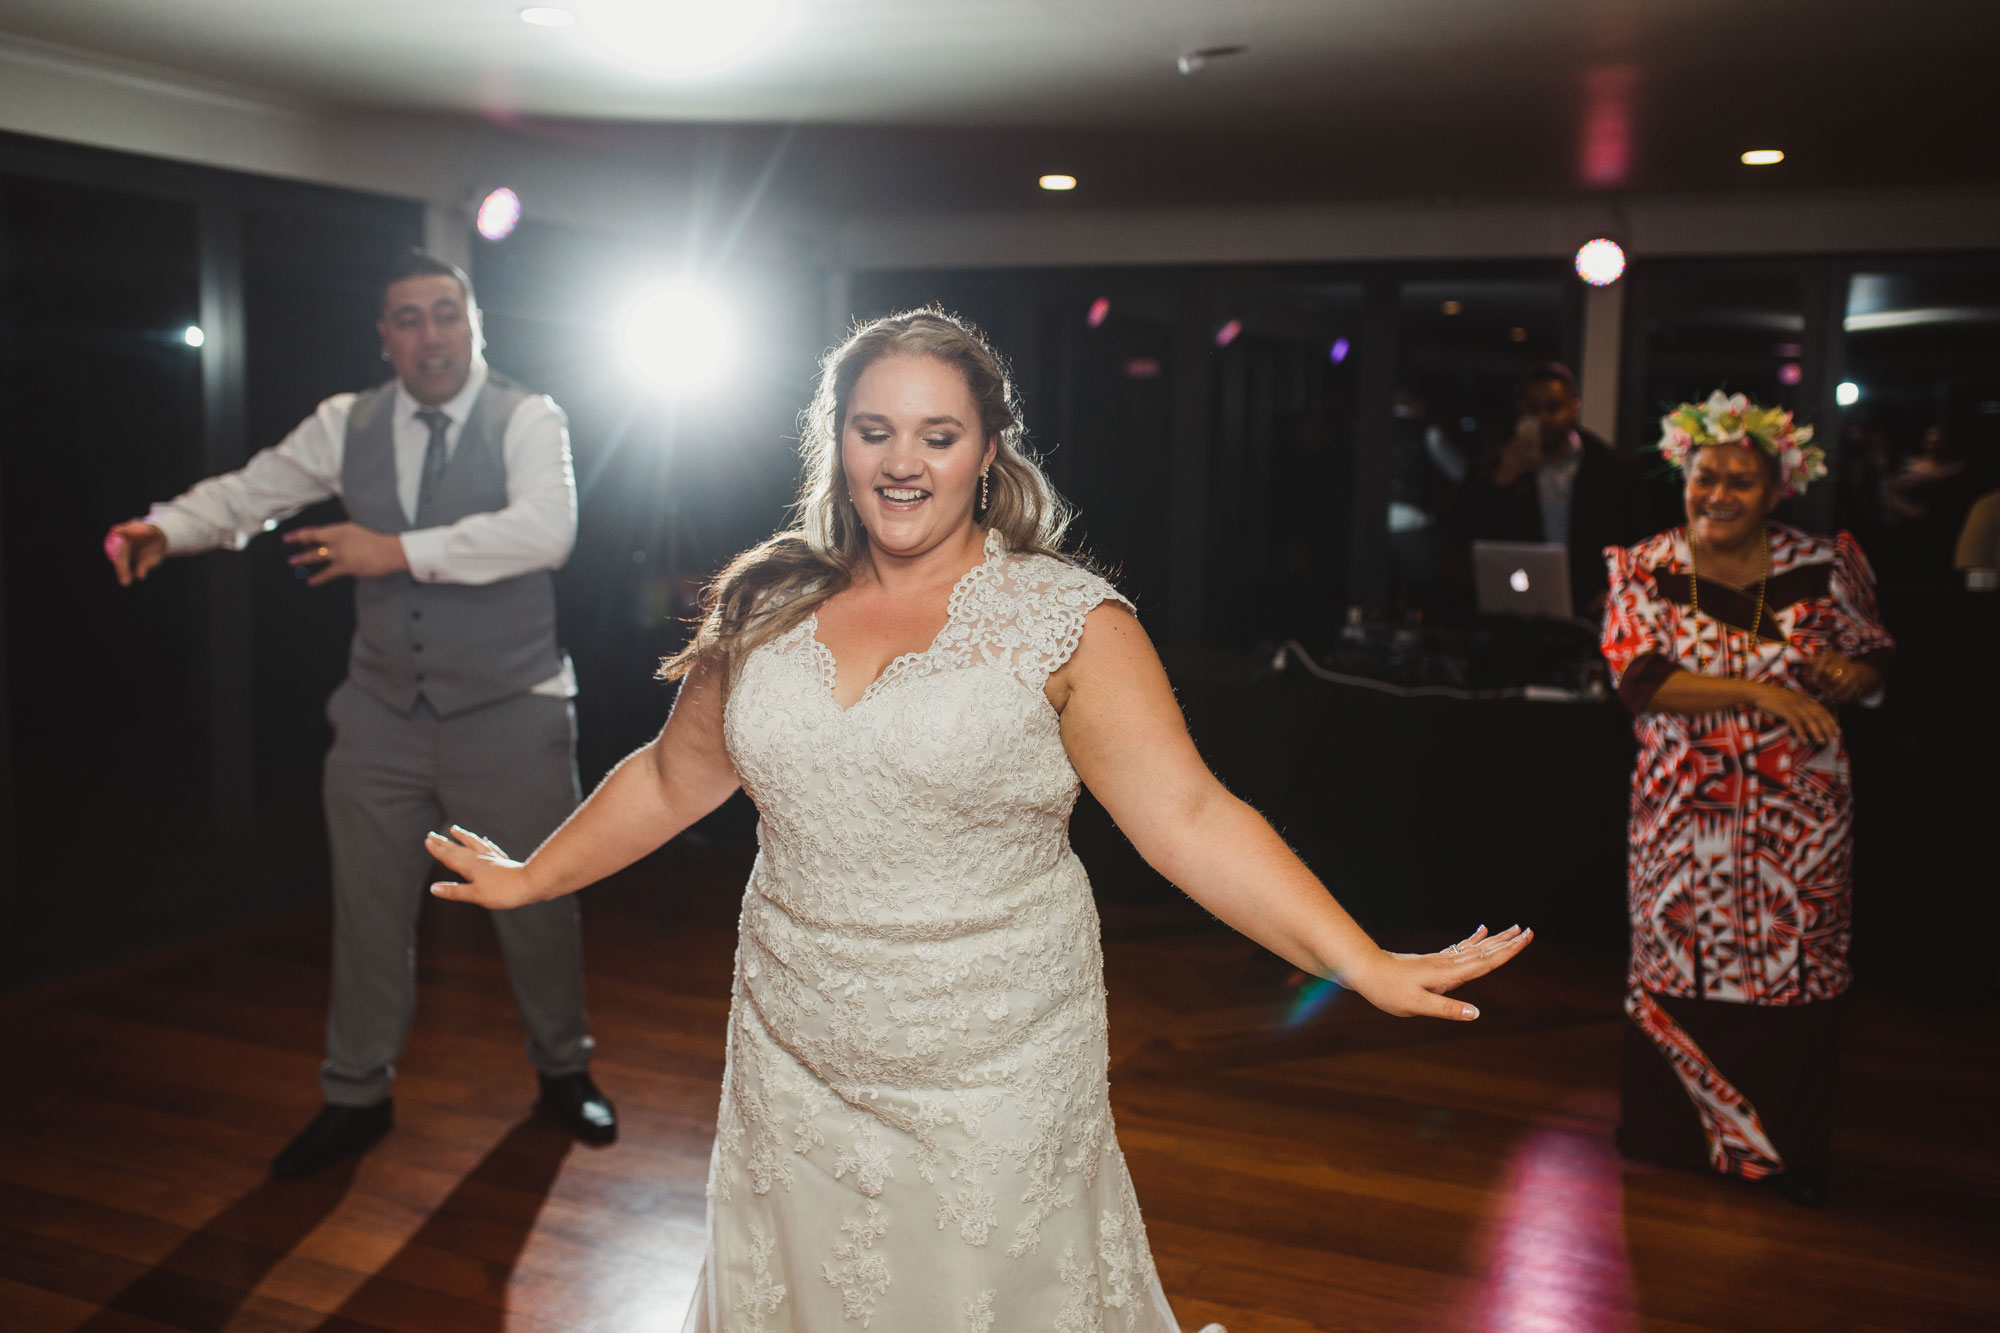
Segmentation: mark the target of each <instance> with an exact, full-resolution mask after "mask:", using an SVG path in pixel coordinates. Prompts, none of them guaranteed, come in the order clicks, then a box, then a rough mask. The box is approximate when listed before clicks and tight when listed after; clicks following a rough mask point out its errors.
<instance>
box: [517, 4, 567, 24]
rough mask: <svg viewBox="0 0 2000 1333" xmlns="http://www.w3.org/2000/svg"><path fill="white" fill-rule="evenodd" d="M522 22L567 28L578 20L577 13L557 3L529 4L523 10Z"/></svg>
mask: <svg viewBox="0 0 2000 1333" xmlns="http://www.w3.org/2000/svg"><path fill="white" fill-rule="evenodd" d="M521 22H523V23H532V24H534V25H535V26H536V27H537V28H567V27H569V26H570V25H571V24H573V23H575V22H576V15H574V14H572V13H570V12H569V11H568V10H567V9H563V8H560V7H559V6H556V5H529V6H528V7H527V8H526V9H524V10H522V11H521Z"/></svg>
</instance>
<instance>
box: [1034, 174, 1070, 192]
mask: <svg viewBox="0 0 2000 1333" xmlns="http://www.w3.org/2000/svg"><path fill="white" fill-rule="evenodd" d="M1042 188H1043V189H1044V190H1074V189H1075V188H1076V177H1074V176H1061V175H1055V176H1044V177H1042Z"/></svg>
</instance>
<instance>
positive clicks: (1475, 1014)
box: [1465, 1004, 1479, 1019]
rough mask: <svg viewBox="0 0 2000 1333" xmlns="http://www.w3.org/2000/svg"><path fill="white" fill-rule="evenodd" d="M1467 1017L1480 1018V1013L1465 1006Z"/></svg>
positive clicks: (1469, 1006)
mask: <svg viewBox="0 0 2000 1333" xmlns="http://www.w3.org/2000/svg"><path fill="white" fill-rule="evenodd" d="M1465 1016H1466V1017H1467V1018H1468V1019H1472V1018H1477V1017H1479V1011H1478V1010H1477V1009H1474V1008H1473V1007H1472V1006H1471V1005H1469V1004H1468V1005H1466V1006H1465Z"/></svg>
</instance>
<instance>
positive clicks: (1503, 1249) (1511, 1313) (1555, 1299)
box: [1463, 1129, 1639, 1333]
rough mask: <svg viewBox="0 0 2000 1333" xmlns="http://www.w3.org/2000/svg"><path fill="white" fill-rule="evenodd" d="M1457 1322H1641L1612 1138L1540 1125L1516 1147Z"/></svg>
mask: <svg viewBox="0 0 2000 1333" xmlns="http://www.w3.org/2000/svg"><path fill="white" fill-rule="evenodd" d="M1500 1197H1501V1199H1502V1204H1501V1211H1500V1215H1499V1216H1498V1217H1497V1218H1496V1219H1493V1220H1491V1221H1490V1222H1489V1226H1488V1232H1487V1234H1488V1237H1489V1241H1488V1247H1487V1258H1486V1264H1485V1272H1484V1276H1483V1280H1482V1281H1481V1284H1480V1286H1479V1288H1478V1290H1477V1291H1476V1292H1474V1293H1472V1294H1471V1296H1470V1299H1471V1301H1472V1302H1474V1307H1475V1308H1474V1309H1473V1310H1468V1311H1467V1314H1468V1316H1469V1318H1468V1322H1467V1323H1465V1324H1464V1325H1463V1326H1464V1327H1467V1328H1478V1329H1482V1330H1485V1331H1486V1333H1574V1331H1575V1330H1578V1329H1590V1330H1592V1331H1593V1333H1614V1331H1615V1333H1625V1331H1626V1330H1633V1331H1635V1333H1636V1330H1637V1329H1638V1327H1639V1320H1638V1315H1637V1312H1636V1310H1637V1295H1636V1292H1635V1289H1634V1287H1633V1283H1632V1267H1631V1261H1630V1259H1629V1258H1628V1257H1627V1255H1626V1251H1625V1226H1624V1177H1623V1168H1622V1165H1621V1163H1620V1162H1619V1159H1618V1154H1617V1151H1616V1150H1615V1149H1613V1148H1612V1146H1611V1144H1610V1142H1609V1140H1608V1137H1607V1136H1603V1135H1599V1134H1593V1133H1582V1132H1577V1131H1573V1130H1562V1129H1540V1130H1536V1131H1534V1132H1533V1133H1531V1134H1530V1135H1529V1136H1528V1137H1527V1138H1526V1139H1525V1140H1524V1141H1523V1142H1522V1143H1521V1144H1520V1146H1519V1147H1518V1148H1517V1149H1516V1150H1515V1152H1514V1157H1513V1160H1512V1161H1511V1162H1510V1163H1509V1164H1508V1167H1507V1178H1506V1184H1505V1186H1504V1188H1503V1190H1502V1191H1501V1194H1500Z"/></svg>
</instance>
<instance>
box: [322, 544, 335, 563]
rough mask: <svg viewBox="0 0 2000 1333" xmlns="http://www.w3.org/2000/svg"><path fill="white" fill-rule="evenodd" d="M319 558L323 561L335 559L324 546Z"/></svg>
mask: <svg viewBox="0 0 2000 1333" xmlns="http://www.w3.org/2000/svg"><path fill="white" fill-rule="evenodd" d="M319 558H320V559H322V560H331V559H332V558H333V552H332V551H331V550H329V549H327V548H326V547H324V546H322V547H320V548H319Z"/></svg>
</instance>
